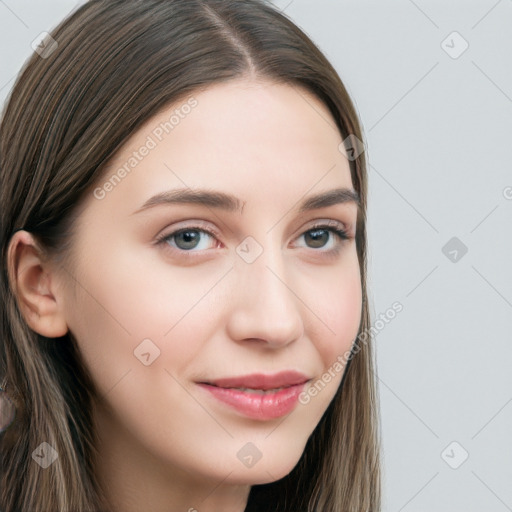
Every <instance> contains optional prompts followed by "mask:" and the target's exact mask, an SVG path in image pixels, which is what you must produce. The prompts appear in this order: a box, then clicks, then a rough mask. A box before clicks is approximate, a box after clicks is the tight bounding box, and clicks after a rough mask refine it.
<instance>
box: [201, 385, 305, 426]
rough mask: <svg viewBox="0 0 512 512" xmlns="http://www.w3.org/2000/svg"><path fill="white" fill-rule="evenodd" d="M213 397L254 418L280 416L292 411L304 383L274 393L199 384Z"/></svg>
mask: <svg viewBox="0 0 512 512" xmlns="http://www.w3.org/2000/svg"><path fill="white" fill-rule="evenodd" d="M199 386H200V387H202V388H203V389H206V390H208V391H209V392H210V393H211V394H212V395H213V396H214V397H215V398H217V399H218V400H220V401H221V402H224V403H225V404H228V405H230V406H231V407H233V408H234V409H236V410H237V411H238V412H240V413H242V414H244V415H245V416H247V417H249V418H253V419H256V420H271V419H275V418H280V417H281V416H285V415H287V414H289V413H290V412H292V411H293V409H294V408H295V406H296V405H297V401H298V399H299V395H300V394H301V392H302V390H303V389H304V386H305V383H303V384H297V385H296V386H290V387H288V388H284V389H281V390H280V391H275V392H274V393H267V394H264V395H262V394H257V393H247V392H245V391H241V390H239V389H233V388H219V387H217V386H212V385H209V384H203V383H200V384H199Z"/></svg>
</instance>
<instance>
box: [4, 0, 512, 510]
mask: <svg viewBox="0 0 512 512" xmlns="http://www.w3.org/2000/svg"><path fill="white" fill-rule="evenodd" d="M81 3H83V2H74V1H71V0H68V1H64V0H61V1H56V0H52V1H45V2H44V3H43V2H38V1H35V0H32V1H27V0H22V1H20V0H0V20H1V21H0V37H1V49H0V70H1V71H0V104H3V102H4V100H5V98H6V96H7V94H8V92H9V90H10V88H11V87H12V84H13V80H14V77H15V76H16V74H17V72H18V70H19V68H20V66H21V64H22V63H23V61H24V60H25V58H26V57H28V55H29V54H30V53H31V51H32V50H31V47H30V45H31V42H32V41H33V40H34V38H36V36H38V34H40V33H41V32H43V31H48V30H50V29H51V28H52V27H53V26H55V24H56V23H57V22H58V21H60V19H61V18H62V17H63V16H64V15H66V14H67V13H68V12H69V11H70V10H71V9H72V8H74V7H75V6H77V5H79V4H81ZM275 3H276V5H277V6H278V7H279V8H281V9H283V10H284V11H285V12H286V13H287V14H288V15H289V16H290V17H291V18H292V19H293V20H294V21H295V22H296V23H297V24H298V25H299V26H301V27H302V28H303V29H304V30H305V31H306V32H307V33H308V34H309V35H310V36H311V37H312V38H313V40H314V41H315V42H316V43H317V44H318V45H319V46H320V48H321V49H322V50H323V51H324V52H325V53H326V54H327V56H328V57H329V58H330V59H331V61H332V63H333V64H334V66H335V67H336V69H337V70H338V72H339V74H340V76H341V78H342V79H343V81H344V83H345V85H346V87H347V89H348V91H349V93H350V94H351V95H352V97H353V99H354V101H355V103H356V106H357V109H358V111H359V114H360V117H361V120H362V123H363V126H364V131H365V136H366V141H365V142H366V145H367V156H368V158H369V163H370V166H369V180H370V198H369V203H370V207H369V219H368V229H369V244H370V259H369V287H370V305H371V310H372V313H373V319H374V322H375V320H376V319H377V318H378V315H379V314H381V313H385V312H386V311H387V310H388V309H389V308H390V307H391V304H393V303H394V302H395V301H399V302H400V303H401V304H402V305H403V311H402V312H400V313H399V314H397V316H396V317H395V319H393V320H392V321H390V322H389V323H387V324H386V325H385V326H384V328H380V329H379V332H378V334H377V336H376V347H377V364H378V370H377V374H378V385H379V392H380V399H381V416H382V436H383V455H384V459H383V462H384V511H385V512H400V511H402V510H403V511H405V512H420V511H421V512H424V511H429V512H431V511H436V512H445V511H446V512H448V511H449V512H454V511H483V510H485V511H486V512H503V511H506V510H510V511H512V485H511V484H512V441H511V439H510V437H511V435H512V428H511V427H512V404H511V402H512V372H511V370H510V362H511V360H512V358H511V355H512V348H511V341H512V340H511V331H512V266H511V265H510V262H511V261H512V243H511V240H510V235H511V224H512V223H511V220H512V170H511V161H512V159H511V156H512V154H511V153H512V144H511V143H510V137H511V135H512V71H511V65H512V58H511V56H512V30H511V27H512V24H511V21H512V1H511V0H500V1H496V0H480V1H471V2H470V1H467V0H466V1H451V2H449V3H448V2H442V1H432V0H430V1H427V0H415V1H413V0H396V1H391V0H386V1H381V2H377V1H374V2H370V1H367V0H366V1H361V0H359V1H357V2H356V1H348V0H343V1H339V0H338V1H335V0H330V1H329V0H315V1H313V0H292V1H291V2H290V0H276V2H275ZM454 31H457V32H458V33H459V34H460V36H461V37H462V38H463V39H461V38H460V37H459V36H457V35H455V36H454V35H450V34H452V33H453V32H454ZM464 40H465V41H466V42H467V44H469V47H468V48H467V50H466V51H464V52H463V53H461V54H460V55H459V53H460V52H461V50H462V49H463V48H464V45H465V43H464ZM443 41H445V42H444V43H443ZM453 237H456V238H457V240H455V242H452V243H454V244H455V245H453V246H452V245H449V246H448V247H447V248H446V249H445V250H444V252H443V250H442V249H443V247H444V246H445V245H446V244H447V243H448V241H449V240H450V239H452V238H453ZM462 244H463V245H462ZM464 246H465V247H466V248H467V253H465V254H463V248H464ZM453 251H456V252H453ZM445 253H446V255H445ZM453 260H454V261H453ZM453 442H456V443H457V444H452V443H453ZM466 455H467V459H466V460H464V457H465V456H466Z"/></svg>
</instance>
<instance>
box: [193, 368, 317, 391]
mask: <svg viewBox="0 0 512 512" xmlns="http://www.w3.org/2000/svg"><path fill="white" fill-rule="evenodd" d="M308 380H310V379H309V377H307V376H306V375H304V374H303V373H300V372H297V371H295V370H286V371H282V372H279V373H273V374H263V373H252V374H250V375H242V376H239V377H225V378H222V379H215V380H210V381H204V382H202V383H201V384H210V385H213V386H217V387H219V388H251V389H261V390H267V389H275V388H282V387H288V386H295V385H297V384H303V383H305V382H306V381H308Z"/></svg>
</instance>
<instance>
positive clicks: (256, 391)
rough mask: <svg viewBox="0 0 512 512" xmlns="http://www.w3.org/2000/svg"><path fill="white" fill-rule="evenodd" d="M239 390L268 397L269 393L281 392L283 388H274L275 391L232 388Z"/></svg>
mask: <svg viewBox="0 0 512 512" xmlns="http://www.w3.org/2000/svg"><path fill="white" fill-rule="evenodd" d="M231 389H238V390H239V391H243V392H244V393H254V394H256V395H268V394H269V393H275V392H276V391H281V389H284V387H283V388H274V389H266V390H263V389H251V388H231Z"/></svg>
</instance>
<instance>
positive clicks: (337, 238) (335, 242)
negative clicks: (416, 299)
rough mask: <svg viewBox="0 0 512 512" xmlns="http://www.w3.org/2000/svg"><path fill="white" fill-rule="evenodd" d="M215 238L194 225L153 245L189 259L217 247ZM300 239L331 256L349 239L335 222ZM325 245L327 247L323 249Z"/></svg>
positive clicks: (314, 228) (323, 224)
mask: <svg viewBox="0 0 512 512" xmlns="http://www.w3.org/2000/svg"><path fill="white" fill-rule="evenodd" d="M217 236H218V235H217V233H215V232H213V231H212V230H210V229H206V228H205V227H204V226H198V225H195V226H188V227H185V228H181V229H178V230H176V231H172V232H171V233H168V234H164V235H162V236H160V237H159V238H158V239H157V240H156V242H155V243H156V244H157V245H162V244H165V246H166V249H169V250H170V251H172V252H173V253H174V252H178V253H182V255H184V256H185V257H190V256H191V254H187V253H194V252H201V251H204V250H207V249H208V246H209V245H210V248H215V247H218V246H219V241H218V239H217ZM301 237H304V239H305V240H306V248H309V249H315V252H320V253H328V254H331V255H336V254H337V253H338V252H339V250H340V246H341V244H342V243H343V242H344V241H345V240H349V238H350V237H349V236H348V233H347V231H345V229H344V228H343V225H342V224H341V223H339V222H336V221H330V222H328V223H322V224H318V225H315V226H313V227H311V228H310V229H308V230H307V231H305V232H304V233H303V234H302V235H300V236H299V239H300V238H301ZM208 238H211V239H212V240H216V241H217V244H215V245H213V246H211V242H210V244H209V243H208ZM327 244H328V245H329V247H328V248H327V249H325V246H326V245H327ZM194 249H197V250H194ZM316 249H322V250H316Z"/></svg>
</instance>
